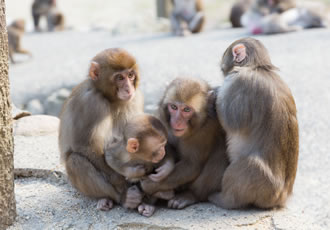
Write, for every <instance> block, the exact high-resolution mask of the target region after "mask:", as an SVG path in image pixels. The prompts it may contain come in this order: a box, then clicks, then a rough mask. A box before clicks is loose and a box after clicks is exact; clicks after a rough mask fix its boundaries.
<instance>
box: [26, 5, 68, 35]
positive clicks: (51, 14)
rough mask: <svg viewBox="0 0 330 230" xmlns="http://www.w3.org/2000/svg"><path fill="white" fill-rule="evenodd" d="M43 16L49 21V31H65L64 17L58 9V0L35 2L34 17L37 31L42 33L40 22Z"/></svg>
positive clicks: (33, 6)
mask: <svg viewBox="0 0 330 230" xmlns="http://www.w3.org/2000/svg"><path fill="white" fill-rule="evenodd" d="M42 16H45V17H46V19H47V29H48V31H54V30H56V31H58V30H63V29H64V15H63V14H62V13H61V12H59V10H58V8H57V7H56V0H34V2H33V4H32V17H33V22H34V28H35V30H36V31H41V28H40V26H39V21H40V17H42Z"/></svg>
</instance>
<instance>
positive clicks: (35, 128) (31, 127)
mask: <svg viewBox="0 0 330 230" xmlns="http://www.w3.org/2000/svg"><path fill="white" fill-rule="evenodd" d="M59 122H60V120H59V119H58V118H57V117H54V116H48V115H34V116H28V117H23V118H21V119H19V120H17V121H15V122H14V135H15V136H42V135H48V134H54V133H56V132H57V131H58V127H59Z"/></svg>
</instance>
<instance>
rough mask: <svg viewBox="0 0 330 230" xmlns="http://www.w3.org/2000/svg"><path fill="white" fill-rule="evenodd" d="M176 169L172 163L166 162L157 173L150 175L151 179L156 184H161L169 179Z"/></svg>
mask: <svg viewBox="0 0 330 230" xmlns="http://www.w3.org/2000/svg"><path fill="white" fill-rule="evenodd" d="M173 169H174V164H173V163H172V162H171V161H166V162H165V164H163V165H162V166H160V167H158V168H156V170H155V171H156V173H154V174H151V175H149V179H150V180H152V181H154V182H159V181H161V180H163V179H164V178H165V177H167V176H168V175H169V174H170V173H171V172H172V170H173Z"/></svg>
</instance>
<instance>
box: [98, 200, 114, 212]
mask: <svg viewBox="0 0 330 230" xmlns="http://www.w3.org/2000/svg"><path fill="white" fill-rule="evenodd" d="M112 207H113V201H112V200H110V199H106V198H104V199H100V200H98V201H97V206H96V209H98V210H101V211H109V210H110V209H112Z"/></svg>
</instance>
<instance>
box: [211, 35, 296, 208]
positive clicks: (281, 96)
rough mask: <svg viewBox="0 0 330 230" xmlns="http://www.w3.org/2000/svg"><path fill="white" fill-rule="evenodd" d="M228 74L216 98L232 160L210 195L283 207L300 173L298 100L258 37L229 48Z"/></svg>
mask: <svg viewBox="0 0 330 230" xmlns="http://www.w3.org/2000/svg"><path fill="white" fill-rule="evenodd" d="M221 70H222V72H223V74H224V76H225V80H224V83H223V86H222V87H221V88H220V90H219V93H218V97H217V100H216V109H217V113H218V118H219V120H220V122H221V124H222V126H223V127H224V129H225V131H226V134H227V144H228V150H227V152H228V156H229V161H230V164H229V166H228V168H227V169H226V171H225V174H224V176H223V179H222V191H221V192H220V193H215V194H213V195H211V196H210V197H209V200H210V201H211V202H213V203H215V204H216V205H219V206H220V207H223V208H228V209H234V208H242V207H246V206H248V205H254V206H256V207H260V208H273V207H282V206H284V204H285V202H286V200H287V198H288V196H289V195H290V194H291V193H292V189H293V184H294V180H295V176H296V170H297V162H298V151H299V134H298V121H297V117H296V105H295V101H294V98H293V96H292V94H291V91H290V89H289V88H288V86H287V85H286V84H285V83H284V82H283V81H282V80H281V78H280V77H279V76H278V75H277V73H276V72H275V71H276V70H277V68H276V67H275V66H274V65H273V64H272V63H271V60H270V57H269V55H268V52H267V50H266V48H265V47H264V46H263V44H262V43H261V42H259V41H258V40H256V39H253V38H244V39H241V40H237V41H235V42H234V43H233V44H231V45H230V46H229V48H228V49H227V50H226V51H225V53H224V55H223V57H222V61H221Z"/></svg>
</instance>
